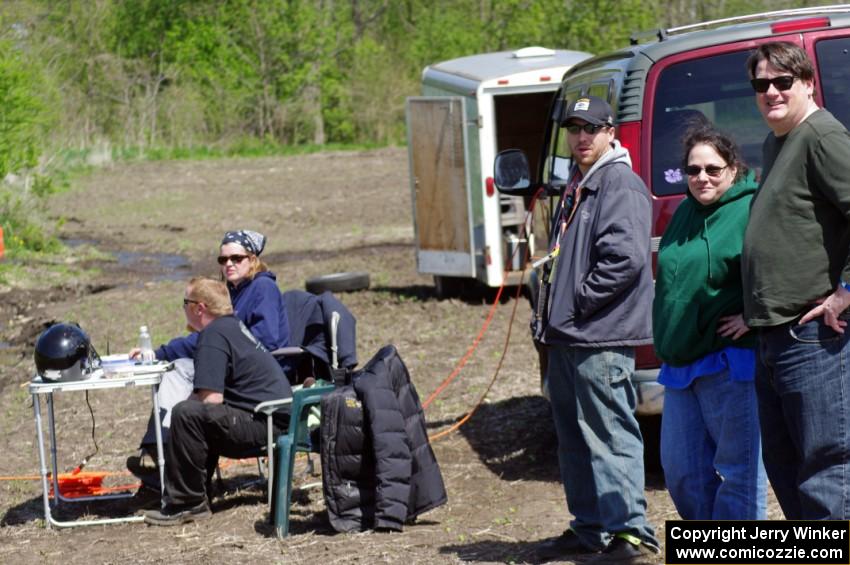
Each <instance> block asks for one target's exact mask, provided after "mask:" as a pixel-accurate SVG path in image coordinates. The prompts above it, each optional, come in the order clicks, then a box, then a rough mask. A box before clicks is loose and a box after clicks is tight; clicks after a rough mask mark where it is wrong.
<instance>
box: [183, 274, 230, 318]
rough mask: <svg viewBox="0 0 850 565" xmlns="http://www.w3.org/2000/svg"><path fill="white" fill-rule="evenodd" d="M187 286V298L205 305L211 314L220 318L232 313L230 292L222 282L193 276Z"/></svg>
mask: <svg viewBox="0 0 850 565" xmlns="http://www.w3.org/2000/svg"><path fill="white" fill-rule="evenodd" d="M187 286H188V293H187V294H188V295H189V296H188V298H189V299H190V300H197V301H198V302H202V303H203V304H204V305H206V307H207V310H208V311H209V313H210V314H211V315H212V316H215V317H216V318H220V317H221V316H228V315H230V314H233V304H231V303H230V293H229V292H228V291H227V287H226V286H225V285H224V283H223V282H221V281H217V280H215V279H211V278H209V277H193V278H192V279H191V280H190V281H189V284H188V285H187Z"/></svg>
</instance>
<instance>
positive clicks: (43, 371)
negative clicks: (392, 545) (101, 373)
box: [35, 324, 100, 381]
mask: <svg viewBox="0 0 850 565" xmlns="http://www.w3.org/2000/svg"><path fill="white" fill-rule="evenodd" d="M99 366H100V357H98V355H97V353H96V352H95V350H94V348H93V347H92V345H91V340H90V339H89V336H87V335H86V332H84V331H83V330H82V329H81V328H80V326H78V325H76V324H54V325H52V326H50V327H49V328H47V329H46V330H44V332H42V334H41V335H40V336H39V337H38V341H36V342H35V368H36V371H37V372H38V376H40V377H41V378H42V379H43V380H45V381H81V380H84V379H87V378H89V377H90V376H91V375H92V372H93V371H94V370H95V369H97V368H98V367H99Z"/></svg>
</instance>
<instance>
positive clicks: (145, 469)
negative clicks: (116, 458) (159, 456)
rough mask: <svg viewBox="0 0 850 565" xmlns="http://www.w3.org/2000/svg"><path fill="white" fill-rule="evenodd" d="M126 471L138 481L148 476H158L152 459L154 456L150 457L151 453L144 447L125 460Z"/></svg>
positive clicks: (154, 461) (157, 470)
mask: <svg viewBox="0 0 850 565" xmlns="http://www.w3.org/2000/svg"><path fill="white" fill-rule="evenodd" d="M127 470H128V471H130V472H131V473H133V474H134V475H135V476H136V477H138V478H140V479H141V478H142V477H146V476H148V475H158V474H159V469H158V468H157V465H156V459H154V456H153V455H151V453H150V452H149V451H148V450H147V449H145V448H144V447H142V448H141V449H139V451H138V452H137V453H135V454H133V455H131V456H130V457H128V458H127Z"/></svg>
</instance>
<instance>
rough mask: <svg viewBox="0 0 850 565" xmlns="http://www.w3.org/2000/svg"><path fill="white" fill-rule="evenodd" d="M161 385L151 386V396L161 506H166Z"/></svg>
mask: <svg viewBox="0 0 850 565" xmlns="http://www.w3.org/2000/svg"><path fill="white" fill-rule="evenodd" d="M158 391H159V386H152V387H151V396H152V398H153V414H154V416H153V422H154V430H155V431H156V434H155V435H156V462H157V467H158V468H159V496H160V506H165V452H164V450H163V448H162V422H161V421H160V419H159V396H157V392H158Z"/></svg>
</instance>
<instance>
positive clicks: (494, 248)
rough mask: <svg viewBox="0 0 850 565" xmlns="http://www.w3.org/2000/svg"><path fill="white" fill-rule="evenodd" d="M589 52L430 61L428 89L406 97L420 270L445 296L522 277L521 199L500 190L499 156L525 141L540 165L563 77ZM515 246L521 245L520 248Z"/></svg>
mask: <svg viewBox="0 0 850 565" xmlns="http://www.w3.org/2000/svg"><path fill="white" fill-rule="evenodd" d="M589 57H590V54H589V53H582V52H579V51H564V50H552V49H545V48H542V47H526V48H524V49H520V50H518V51H512V52H511V51H504V52H499V53H484V54H480V55H472V56H469V57H461V58H459V59H452V60H450V61H444V62H442V63H436V64H434V65H429V66H428V67H426V68H425V70H424V71H423V72H422V96H417V97H410V98H408V99H407V147H408V158H409V164H410V189H411V191H412V201H413V225H414V231H415V239H416V264H417V269H418V270H419V272H420V273H425V274H431V275H434V283H435V285H436V287H437V293H438V294H439V295H445V294H449V293H453V292H456V291H458V290H460V289H461V288H462V287H463V286H464V285H465V284H468V283H470V282H473V281H475V280H477V281H479V282H481V283H483V284H484V285H486V286H489V287H497V286H499V285H501V284H502V281H503V278H504V275H505V272H507V276H508V280H507V281H506V283H507V284H510V285H516V284H521V283H522V282H523V281H520V275H521V272H522V268H523V264H522V258H523V257H524V251H525V246H526V245H528V246H529V247H530V248H531V249H532V250H533V246H534V241H533V238H529V239H531V240H530V241H525V239H524V238H522V237H521V234H522V223H523V220H524V218H525V210H526V207H525V203H524V202H523V200H522V198H518V197H512V196H504V195H500V194H499V192H498V191H497V190H495V187H494V185H493V159H494V158H495V156H496V153H498V152H499V151H501V150H502V149H509V148H520V149H523V150H525V153H526V155H528V156H529V160H530V161H532V162H531V163H530V165H531V170H532V171H535V170H537V159H538V157H539V155H538V153H539V148H540V147H541V146H542V141H543V140H542V138H541V136H542V132H544V131H545V129H546V118H547V116H548V111H549V105H550V103H551V100H552V96H553V93H554V91H555V90H557V88H558V85H559V83H560V80H561V77H562V76H563V74H564V73H565V72H566V71H567V69H569V68H570V67H571V66H573V65H575V64H576V63H578V62H580V61H583V60H584V59H587V58H589ZM515 250H516V252H514V251H515Z"/></svg>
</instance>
